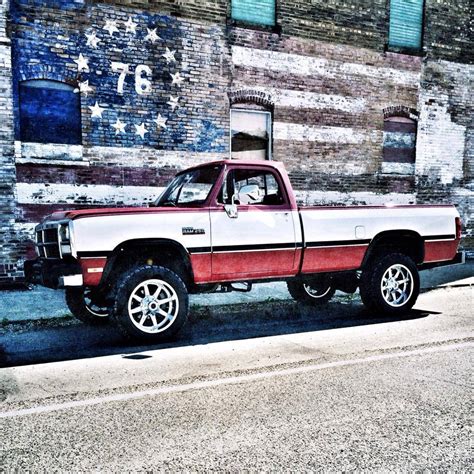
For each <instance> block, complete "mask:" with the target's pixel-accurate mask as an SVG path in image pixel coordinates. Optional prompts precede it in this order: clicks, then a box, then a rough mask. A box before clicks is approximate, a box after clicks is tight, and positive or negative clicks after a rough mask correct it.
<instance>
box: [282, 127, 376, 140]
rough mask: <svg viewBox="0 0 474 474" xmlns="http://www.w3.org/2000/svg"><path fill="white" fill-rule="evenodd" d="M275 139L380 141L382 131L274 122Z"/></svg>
mask: <svg viewBox="0 0 474 474" xmlns="http://www.w3.org/2000/svg"><path fill="white" fill-rule="evenodd" d="M273 137H274V139H275V140H288V141H292V142H294V141H300V142H321V143H341V144H342V143H344V144H346V143H348V144H360V143H363V142H366V141H369V142H374V143H379V142H381V140H382V132H380V131H374V130H371V131H368V130H363V129H355V128H349V127H312V126H310V125H304V124H300V123H287V122H274V124H273Z"/></svg>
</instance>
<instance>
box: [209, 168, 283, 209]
mask: <svg viewBox="0 0 474 474" xmlns="http://www.w3.org/2000/svg"><path fill="white" fill-rule="evenodd" d="M252 185H253V186H252ZM244 186H252V189H253V192H252V198H251V199H250V201H249V202H239V200H238V197H237V195H238V193H239V192H240V190H241V189H242V188H243V187H244ZM248 189H250V188H249V187H247V188H246V190H248ZM232 196H235V200H234V202H235V204H248V205H255V204H259V205H268V206H275V205H276V206H278V205H281V204H284V199H283V194H282V192H281V188H280V185H279V184H278V181H277V179H276V178H275V175H274V174H273V173H272V172H270V171H267V170H254V169H234V170H231V171H229V173H228V174H227V176H226V179H225V181H224V184H223V186H222V189H221V191H220V193H219V196H218V202H219V203H221V204H231V203H232Z"/></svg>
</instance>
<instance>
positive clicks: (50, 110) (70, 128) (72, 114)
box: [19, 79, 81, 145]
mask: <svg viewBox="0 0 474 474" xmlns="http://www.w3.org/2000/svg"><path fill="white" fill-rule="evenodd" d="M19 92H20V94H19V97H20V140H21V141H22V142H34V143H63V144H71V145H78V144H80V143H81V99H80V94H75V93H74V87H72V86H70V85H68V84H64V83H63V82H58V81H50V80H43V79H38V80H30V81H23V82H21V83H20V91H19Z"/></svg>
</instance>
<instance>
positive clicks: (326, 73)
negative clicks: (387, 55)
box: [232, 46, 420, 87]
mask: <svg viewBox="0 0 474 474" xmlns="http://www.w3.org/2000/svg"><path fill="white" fill-rule="evenodd" d="M232 62H233V64H234V65H235V66H243V67H259V68H261V69H266V70H269V71H280V72H285V73H288V74H299V75H301V76H315V75H317V76H322V77H325V78H331V79H338V78H339V77H341V76H342V77H344V76H347V75H354V76H364V77H368V78H370V79H374V80H378V81H381V82H383V83H392V84H397V85H405V86H413V87H418V85H419V82H420V73H419V72H413V71H407V70H398V69H394V68H390V67H377V66H368V65H366V64H357V63H349V62H343V61H331V60H328V59H324V58H320V57H317V58H316V57H313V56H303V55H299V54H290V53H281V52H278V51H269V50H263V49H255V48H246V47H244V46H232Z"/></svg>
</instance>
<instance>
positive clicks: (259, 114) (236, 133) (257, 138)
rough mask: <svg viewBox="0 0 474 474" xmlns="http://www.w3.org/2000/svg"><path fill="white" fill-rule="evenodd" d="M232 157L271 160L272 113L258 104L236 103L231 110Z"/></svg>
mask: <svg viewBox="0 0 474 474" xmlns="http://www.w3.org/2000/svg"><path fill="white" fill-rule="evenodd" d="M230 114H231V115H230V125H231V157H232V158H234V159H238V160H239V159H240V160H270V159H271V149H272V147H271V143H272V138H271V137H272V114H271V112H270V111H268V110H265V108H264V107H261V106H259V105H257V104H236V105H234V106H233V107H232V109H231V111H230Z"/></svg>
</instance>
